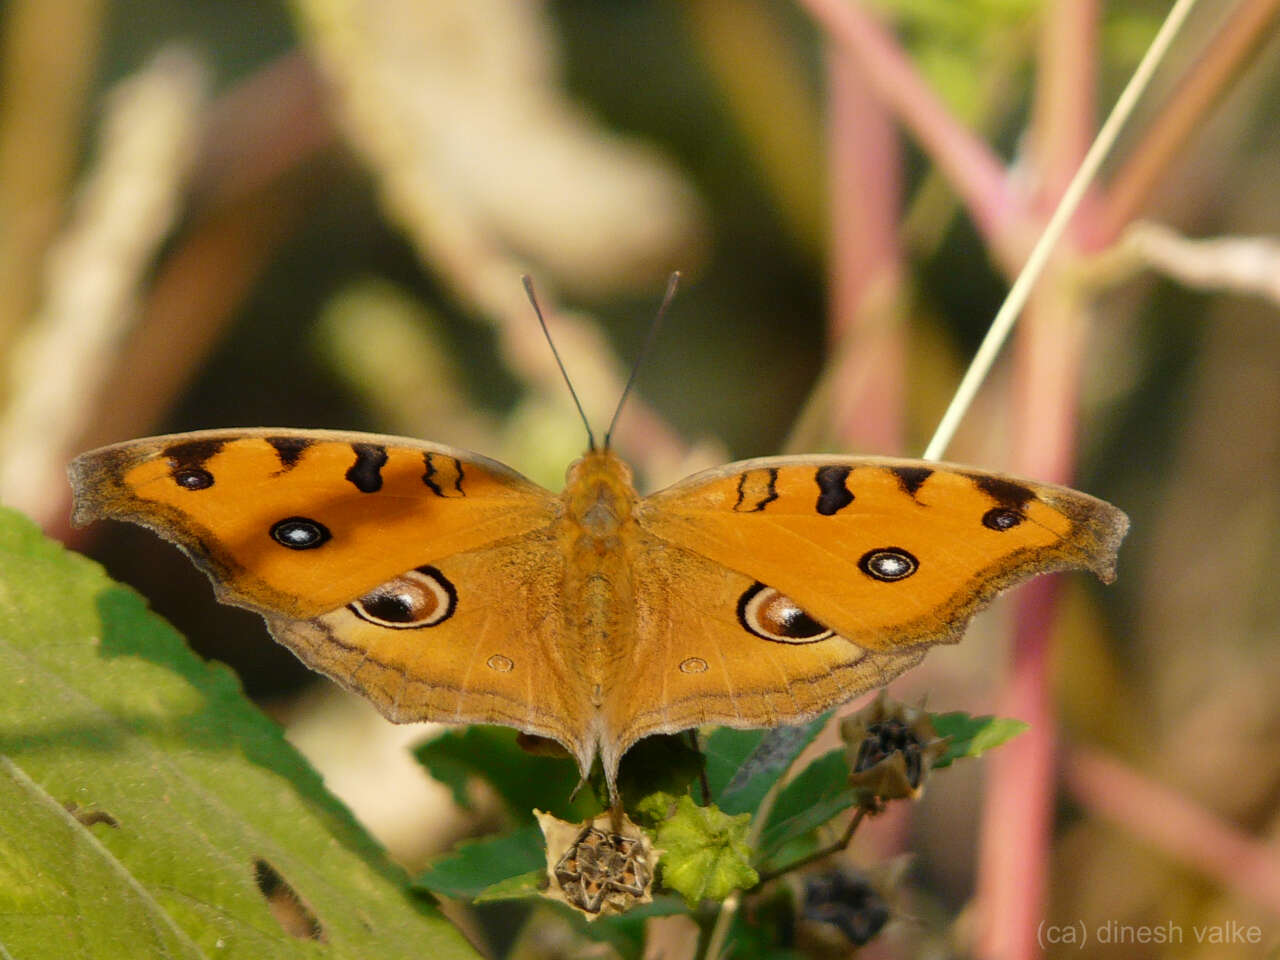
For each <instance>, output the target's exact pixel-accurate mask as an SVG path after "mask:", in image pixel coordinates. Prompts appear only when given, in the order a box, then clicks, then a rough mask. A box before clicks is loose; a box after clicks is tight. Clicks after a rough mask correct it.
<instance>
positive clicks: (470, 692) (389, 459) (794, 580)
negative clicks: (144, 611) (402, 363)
mask: <svg viewBox="0 0 1280 960" xmlns="http://www.w3.org/2000/svg"><path fill="white" fill-rule="evenodd" d="M69 470H70V478H71V483H72V486H73V488H74V492H75V510H74V517H73V519H74V522H75V523H76V524H77V525H83V524H86V523H88V522H90V521H92V520H94V519H97V518H99V517H111V518H115V519H120V520H128V521H132V522H134V523H138V524H141V525H142V526H145V527H149V528H151V529H152V530H154V531H155V532H157V533H158V534H160V535H161V536H162V537H165V538H166V539H168V540H171V541H173V542H174V543H176V544H177V545H178V546H179V547H181V548H182V549H183V550H184V551H185V552H186V553H187V554H188V555H189V556H190V557H191V558H192V560H193V561H194V562H195V563H196V564H197V565H198V566H199V567H200V568H201V569H202V570H204V571H205V573H206V574H208V575H209V578H210V579H211V580H212V581H213V585H214V589H215V590H216V592H217V594H218V596H219V598H220V599H221V600H222V601H224V602H226V603H231V604H235V605H237V606H242V607H247V608H248V609H250V610H254V611H256V612H258V613H259V614H261V615H262V617H263V618H264V619H265V620H266V623H267V626H268V628H269V629H270V631H271V633H272V634H273V635H274V636H275V638H276V639H277V640H278V641H279V642H281V643H283V644H284V645H285V646H287V647H289V648H290V649H291V650H293V652H294V653H295V654H297V656H298V657H299V658H301V659H302V661H303V662H305V663H306V664H308V665H309V666H311V667H313V668H314V669H316V670H318V671H320V672H321V673H324V674H327V675H328V676H330V677H332V678H333V679H334V680H336V681H337V682H338V683H339V684H341V685H342V686H344V687H347V688H349V689H351V690H354V691H356V692H358V693H360V694H362V695H364V696H365V697H367V698H368V699H369V700H371V701H372V702H373V703H374V705H375V706H376V707H377V708H378V709H379V710H380V711H381V712H382V713H383V714H384V715H385V716H386V717H387V718H388V719H390V720H393V721H396V722H400V723H405V722H413V721H425V720H434V721H443V722H447V723H493V724H504V725H507V726H511V727H515V728H517V729H518V730H521V731H524V732H526V733H530V734H535V735H538V736H541V737H546V738H550V739H552V740H555V741H558V742H559V743H560V744H562V745H563V746H564V747H565V748H566V749H567V750H568V751H569V752H570V753H571V754H572V755H573V756H574V757H575V758H576V760H577V763H578V765H579V767H580V769H581V771H582V773H583V776H584V777H585V776H586V775H587V774H588V772H589V771H590V769H591V768H592V765H593V762H594V760H595V758H596V757H597V756H598V757H599V758H600V761H601V764H602V767H603V770H604V774H605V778H606V780H607V782H608V784H609V787H610V790H611V792H612V791H614V789H615V785H616V778H617V771H618V764H619V762H620V760H621V758H622V755H623V753H625V751H626V750H627V748H628V747H630V746H631V745H632V744H634V743H635V742H636V741H637V740H639V739H641V738H642V737H646V736H649V735H650V734H657V733H673V732H676V731H680V730H685V729H688V728H691V727H697V726H700V725H703V724H719V725H728V726H732V727H765V726H773V725H776V724H786V723H797V722H800V721H803V720H806V719H810V718H812V717H814V716H817V715H818V714H820V713H822V712H823V711H825V710H827V709H829V708H830V707H832V706H835V705H837V704H840V703H843V702H845V701H847V700H849V699H851V698H852V697H854V696H856V695H857V694H859V693H862V692H864V691H866V690H869V689H872V688H874V687H878V686H882V685H884V684H886V683H888V682H889V681H890V680H892V679H893V678H894V677H896V676H897V675H898V674H900V673H902V672H903V671H904V670H906V669H908V668H909V667H911V666H913V665H915V664H916V663H918V662H919V661H920V659H921V658H922V657H923V656H924V654H925V652H926V651H927V650H928V649H929V648H930V647H931V646H933V645H935V644H940V643H953V642H955V641H957V640H959V639H960V637H961V634H962V633H963V630H964V627H965V625H966V623H967V622H968V621H969V619H970V618H971V617H972V616H973V614H974V613H975V612H976V611H977V610H978V609H980V608H981V607H982V606H984V605H985V604H986V603H987V602H988V601H989V600H991V598H992V597H994V596H995V595H996V594H997V593H999V592H1001V591H1002V590H1004V589H1006V588H1008V587H1010V586H1012V585H1013V584H1015V583H1017V582H1019V581H1022V580H1025V579H1027V578H1029V577H1031V576H1033V575H1035V574H1038V573H1046V572H1049V571H1054V570H1062V569H1067V568H1080V569H1086V570H1091V571H1093V572H1094V573H1095V574H1097V575H1098V576H1099V577H1100V578H1101V579H1102V580H1104V581H1107V582H1109V581H1110V580H1111V579H1112V578H1113V576H1114V570H1115V557H1116V550H1117V548H1118V547H1119V544H1120V541H1121V540H1122V538H1123V537H1124V534H1125V532H1126V530H1127V527H1128V519H1127V518H1126V516H1125V515H1124V514H1123V513H1122V512H1121V511H1120V510H1118V509H1117V508H1115V507H1114V506H1112V505H1110V504H1108V503H1105V502H1103V501H1101V500H1097V499H1095V498H1093V497H1090V496H1088V495H1086V494H1083V493H1079V492H1077V491H1075V490H1071V489H1067V488H1065V487H1060V486H1052V485H1048V484H1042V483H1035V482H1031V481H1027V480H1020V479H1015V478H1012V477H1008V476H1003V475H1001V474H997V473H990V472H985V471H981V470H976V469H973V468H970V467H963V466H956V465H950V464H944V463H937V462H931V461H917V460H897V459H880V458H862V457H843V456H788V457H768V458H763V459H756V460H746V461H742V462H738V463H730V464H727V465H725V466H721V467H718V468H714V469H711V470H706V471H703V472H701V473H697V474H694V475H693V476H690V477H688V478H687V479H685V480H682V481H680V482H678V483H676V484H674V485H673V486H670V487H668V488H666V489H665V490H661V491H659V492H657V493H653V494H650V495H648V496H643V497H642V496H640V495H639V494H638V493H637V492H636V489H635V487H634V485H633V483H632V477H631V471H630V469H629V468H628V467H627V465H626V464H625V463H624V462H623V461H622V460H621V459H620V458H619V457H618V456H617V455H616V454H615V453H613V452H612V450H611V449H610V448H609V445H608V442H607V440H606V443H605V444H604V445H603V446H602V447H596V445H595V443H594V441H592V447H591V449H589V450H588V451H587V453H586V454H585V455H584V456H583V457H582V458H581V459H579V460H578V461H576V462H575V463H573V464H572V465H571V466H570V467H569V469H568V473H567V478H566V483H565V487H564V490H563V492H561V493H559V494H557V493H554V492H552V491H550V490H547V489H545V488H543V487H541V486H539V485H538V484H535V483H534V482H532V481H530V480H528V479H526V478H525V477H523V476H522V475H520V474H519V473H517V472H516V471H514V470H512V469H511V468H510V467H507V466H505V465H503V464H501V463H498V462H497V461H494V460H490V459H487V458H485V457H482V456H479V455H477V454H473V453H468V452H466V451H463V450H458V449H454V448H452V447H447V446H442V445H439V444H433V443H427V442H424V441H418V440H410V439H404V438H400V437H389V436H379V435H373V434H363V433H347V432H338V431H323V430H292V429H270V428H256V429H227V430H206V431H200V432H195V433H180V434H173V435H170V436H161V437H151V438H147V439H141V440H133V441H130V442H126V443H120V444H116V445H113V446H108V447H103V448H101V449H98V450H93V451H91V452H89V453H85V454H83V455H81V456H80V457H78V458H77V459H76V460H75V461H74V462H73V463H72V464H71V465H70V468H69Z"/></svg>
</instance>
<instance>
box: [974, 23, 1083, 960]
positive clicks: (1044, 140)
mask: <svg viewBox="0 0 1280 960" xmlns="http://www.w3.org/2000/svg"><path fill="white" fill-rule="evenodd" d="M1097 20H1098V10H1097V5H1096V4H1095V3H1094V2H1092V0H1058V2H1056V3H1053V4H1050V5H1049V6H1048V7H1047V8H1046V10H1045V13H1044V22H1043V24H1042V28H1041V56H1040V58H1039V63H1040V72H1039V75H1038V84H1037V88H1036V105H1035V112H1034V114H1033V120H1034V123H1035V126H1034V128H1033V130H1032V142H1033V143H1034V145H1035V150H1034V157H1033V160H1034V164H1035V171H1036V175H1037V187H1038V189H1037V191H1036V196H1035V204H1034V205H1035V208H1036V214H1037V218H1042V217H1047V216H1048V215H1049V213H1050V211H1051V210H1052V209H1053V207H1054V205H1055V204H1056V203H1057V202H1058V198H1059V197H1060V196H1061V194H1062V192H1063V191H1064V190H1065V188H1066V185H1067V183H1068V182H1069V181H1070V179H1071V177H1072V176H1073V174H1074V173H1075V170H1076V168H1077V167H1078V166H1079V164H1080V161H1081V160H1082V159H1083V157H1084V154H1085V153H1086V151H1087V150H1088V147H1089V140H1090V138H1091V136H1092V132H1093V128H1094V123H1095V118H1094V109H1093V88H1094V84H1093V79H1092V70H1093V64H1094V63H1095V62H1096V57H1097ZM1087 212H1088V211H1087V209H1086V210H1085V211H1083V213H1084V214H1087ZM1077 222H1079V220H1077ZM1041 283H1042V286H1041V287H1040V291H1041V292H1040V293H1039V294H1037V295H1035V296H1034V297H1033V299H1032V301H1031V303H1030V304H1029V307H1028V310H1027V313H1026V315H1025V316H1024V317H1023V320H1022V325H1021V327H1020V328H1019V330H1018V335H1017V341H1016V349H1015V356H1014V362H1015V364H1016V366H1015V373H1014V384H1013V403H1014V409H1015V410H1016V411H1017V415H1016V417H1015V420H1014V437H1013V464H1014V467H1015V469H1016V470H1017V471H1018V472H1019V473H1025V474H1027V475H1029V476H1033V477H1036V478H1037V479H1041V480H1048V481H1051V482H1058V483H1066V482H1068V481H1069V480H1070V478H1071V474H1072V472H1073V470H1072V467H1073V462H1074V450H1075V434H1076V420H1075V410H1076V402H1077V396H1078V393H1079V385H1078V378H1079V374H1080V364H1081V358H1082V354H1083V341H1084V317H1083V308H1082V304H1080V303H1078V302H1076V301H1075V300H1074V299H1073V298H1071V297H1068V296H1064V295H1063V292H1062V288H1061V287H1058V286H1057V285H1055V283H1054V274H1053V271H1052V270H1050V272H1049V273H1048V274H1047V275H1046V277H1045V278H1044V279H1043V280H1042V281H1041ZM1057 596H1058V584H1057V581H1056V579H1050V578H1043V579H1040V580H1037V581H1035V582H1033V583H1031V584H1028V585H1027V586H1025V587H1023V588H1022V590H1021V591H1020V592H1019V594H1018V595H1017V597H1016V598H1015V600H1014V611H1015V614H1014V615H1015V626H1014V635H1013V674H1012V678H1011V682H1010V685H1009V687H1008V689H1007V690H1006V691H1005V693H1004V696H1003V698H1002V702H1001V705H1000V710H1001V713H1002V715H1004V716H1013V717H1017V718H1019V719H1021V720H1025V721H1027V722H1028V723H1030V724H1031V729H1030V730H1028V731H1027V732H1026V733H1025V734H1023V735H1022V736H1021V737H1018V738H1017V739H1016V740H1014V741H1013V742H1012V743H1011V744H1009V745H1007V746H1006V748H1005V749H1003V750H999V751H997V752H996V754H995V755H994V756H993V757H992V762H991V763H990V765H989V767H988V770H987V794H986V800H985V805H984V809H983V817H982V835H981V839H980V844H981V849H980V853H979V875H978V883H977V886H978V905H977V913H978V924H977V926H978V942H977V953H978V956H980V957H984V958H989V960H1031V958H1034V957H1037V956H1039V955H1040V950H1039V946H1038V944H1037V942H1036V934H1037V930H1038V928H1039V926H1040V922H1041V920H1042V918H1043V916H1044V910H1045V904H1046V902H1047V899H1048V886H1049V862H1050V848H1051V845H1052V814H1053V803H1054V778H1053V766H1054V753H1055V750H1056V723H1057V721H1056V717H1055V714H1054V707H1053V703H1052V700H1051V693H1050V678H1049V662H1050V656H1049V652H1050V644H1051V642H1052V633H1053V625H1054V621H1055V618H1056V613H1057Z"/></svg>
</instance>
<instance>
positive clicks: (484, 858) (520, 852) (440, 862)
mask: <svg viewBox="0 0 1280 960" xmlns="http://www.w3.org/2000/svg"><path fill="white" fill-rule="evenodd" d="M546 866H547V855H546V849H545V847H544V846H543V842H542V831H541V830H540V829H538V825H537V824H529V825H527V826H523V827H521V828H520V829H519V830H516V831H515V832H514V833H504V834H502V835H501V836H497V837H485V838H483V839H481V840H469V841H467V842H465V843H460V844H458V846H456V847H454V848H453V850H452V851H450V852H449V853H447V854H445V855H444V856H442V857H440V858H438V859H437V860H435V861H433V862H432V863H431V865H430V866H428V867H427V869H426V870H425V871H423V872H422V873H421V874H420V875H419V876H418V877H417V879H415V880H414V881H413V885H414V886H415V887H420V888H422V889H424V890H431V891H434V892H435V893H442V894H444V895H445V896H448V897H458V898H460V899H466V900H471V899H474V898H475V897H477V896H479V895H480V893H481V892H483V891H484V890H485V889H487V888H489V887H492V886H493V885H494V884H497V883H500V882H502V881H504V880H510V879H511V878H512V877H517V876H520V875H521V874H525V873H530V872H532V871H534V870H539V869H541V870H543V871H545V870H546Z"/></svg>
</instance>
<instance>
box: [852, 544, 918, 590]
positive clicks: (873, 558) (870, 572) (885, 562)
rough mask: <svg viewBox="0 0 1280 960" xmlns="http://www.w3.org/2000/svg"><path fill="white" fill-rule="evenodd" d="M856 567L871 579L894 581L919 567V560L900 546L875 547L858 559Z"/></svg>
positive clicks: (901, 578)
mask: <svg viewBox="0 0 1280 960" xmlns="http://www.w3.org/2000/svg"><path fill="white" fill-rule="evenodd" d="M858 569H859V570H861V571H862V572H863V573H865V574H866V575H867V576H868V577H870V578H871V579H872V580H879V581H880V582H881V583H894V582H896V581H898V580H905V579H907V577H909V576H911V575H912V574H913V573H915V572H916V571H917V570H919V569H920V561H919V560H917V559H916V558H915V557H914V556H913V555H912V554H911V553H909V552H908V551H906V550H903V549H902V548H901V547H876V548H875V549H874V550H868V551H867V552H866V553H864V554H863V555H862V557H861V558H860V559H859V560H858Z"/></svg>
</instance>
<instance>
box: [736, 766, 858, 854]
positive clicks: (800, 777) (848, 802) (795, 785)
mask: <svg viewBox="0 0 1280 960" xmlns="http://www.w3.org/2000/svg"><path fill="white" fill-rule="evenodd" d="M856 800H857V795H856V793H855V791H854V790H853V789H852V788H851V787H850V786H849V759H848V757H846V756H845V752H844V750H843V749H839V750H832V751H831V752H830V753H824V754H823V755H822V756H821V757H819V758H818V759H816V760H814V761H813V763H811V764H809V765H808V766H807V767H805V768H804V770H802V771H801V772H800V773H799V774H797V775H796V777H795V778H794V779H792V781H791V782H790V783H788V784H787V785H786V786H785V787H783V788H782V789H781V790H780V791H779V792H778V798H777V800H776V801H775V802H774V805H773V809H772V810H771V811H770V812H769V820H768V822H767V823H766V824H765V828H764V832H763V833H762V834H761V835H760V850H761V852H762V853H763V854H764V855H765V856H766V857H767V856H771V855H772V854H774V853H775V852H776V851H777V850H778V848H779V847H781V846H783V845H784V844H787V843H790V842H792V841H794V840H796V839H798V838H800V837H802V836H804V835H805V834H806V833H809V832H810V831H812V830H816V829H817V828H818V827H820V826H822V825H823V824H824V823H826V822H827V821H828V820H830V819H831V818H832V817H835V816H837V815H838V814H840V813H841V812H842V811H844V810H847V809H848V808H849V807H851V806H853V804H854V803H855V801H856Z"/></svg>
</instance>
